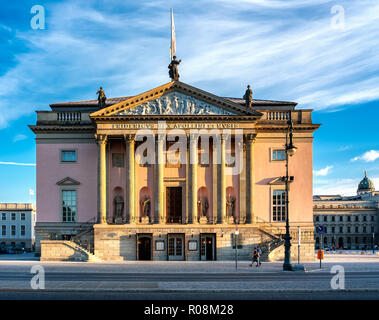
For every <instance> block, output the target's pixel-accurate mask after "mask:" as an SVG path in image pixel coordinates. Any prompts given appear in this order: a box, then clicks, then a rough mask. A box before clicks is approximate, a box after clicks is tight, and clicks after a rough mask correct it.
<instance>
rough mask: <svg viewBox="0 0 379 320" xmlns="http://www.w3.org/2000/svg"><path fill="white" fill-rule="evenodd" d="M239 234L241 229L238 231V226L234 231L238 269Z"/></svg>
mask: <svg viewBox="0 0 379 320" xmlns="http://www.w3.org/2000/svg"><path fill="white" fill-rule="evenodd" d="M238 235H239V231H238V226H236V231H234V244H235V246H236V270H237V263H238V247H237V245H238V243H237V238H238Z"/></svg>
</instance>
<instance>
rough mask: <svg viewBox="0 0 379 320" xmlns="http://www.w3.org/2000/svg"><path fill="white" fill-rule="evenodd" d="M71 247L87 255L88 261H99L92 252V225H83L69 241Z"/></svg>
mask: <svg viewBox="0 0 379 320" xmlns="http://www.w3.org/2000/svg"><path fill="white" fill-rule="evenodd" d="M70 243H71V244H72V247H73V248H75V249H76V250H78V251H81V252H82V253H83V254H84V255H87V261H88V262H100V261H102V260H101V259H100V258H99V257H97V256H96V255H95V254H94V230H93V226H92V225H91V226H88V225H85V226H83V227H82V228H81V231H80V232H79V233H78V234H77V235H75V237H73V238H72V239H71V241H70Z"/></svg>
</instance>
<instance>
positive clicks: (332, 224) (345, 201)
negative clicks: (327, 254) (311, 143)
mask: <svg viewBox="0 0 379 320" xmlns="http://www.w3.org/2000/svg"><path fill="white" fill-rule="evenodd" d="M313 214H314V223H315V226H316V228H317V226H320V225H321V226H324V232H325V233H324V234H323V235H319V234H317V233H316V234H315V240H316V248H319V247H320V241H321V240H322V245H323V247H328V248H332V247H333V246H334V247H336V248H346V249H359V250H360V249H364V248H368V249H371V248H372V245H373V244H377V242H378V230H379V192H378V191H375V187H374V184H373V183H372V181H371V180H370V179H369V178H368V177H367V174H366V172H365V176H364V178H363V179H362V181H361V182H360V183H359V185H358V189H357V195H356V196H349V197H343V196H340V195H316V196H314V197H313ZM321 236H322V239H320V237H321Z"/></svg>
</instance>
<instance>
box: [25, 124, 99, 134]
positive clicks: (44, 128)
mask: <svg viewBox="0 0 379 320" xmlns="http://www.w3.org/2000/svg"><path fill="white" fill-rule="evenodd" d="M29 128H30V129H31V130H32V131H33V132H34V133H37V132H46V133H49V132H87V133H92V132H93V133H94V132H95V131H96V129H95V127H94V126H92V125H91V126H80V125H77V126H75V125H70V126H68V125H64V126H60V125H29Z"/></svg>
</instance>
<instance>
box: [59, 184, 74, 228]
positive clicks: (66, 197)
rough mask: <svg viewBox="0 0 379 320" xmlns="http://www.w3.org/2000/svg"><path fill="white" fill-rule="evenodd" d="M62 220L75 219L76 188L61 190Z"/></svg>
mask: <svg viewBox="0 0 379 320" xmlns="http://www.w3.org/2000/svg"><path fill="white" fill-rule="evenodd" d="M62 202H63V203H62V220H63V222H75V221H76V190H63V191H62Z"/></svg>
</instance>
